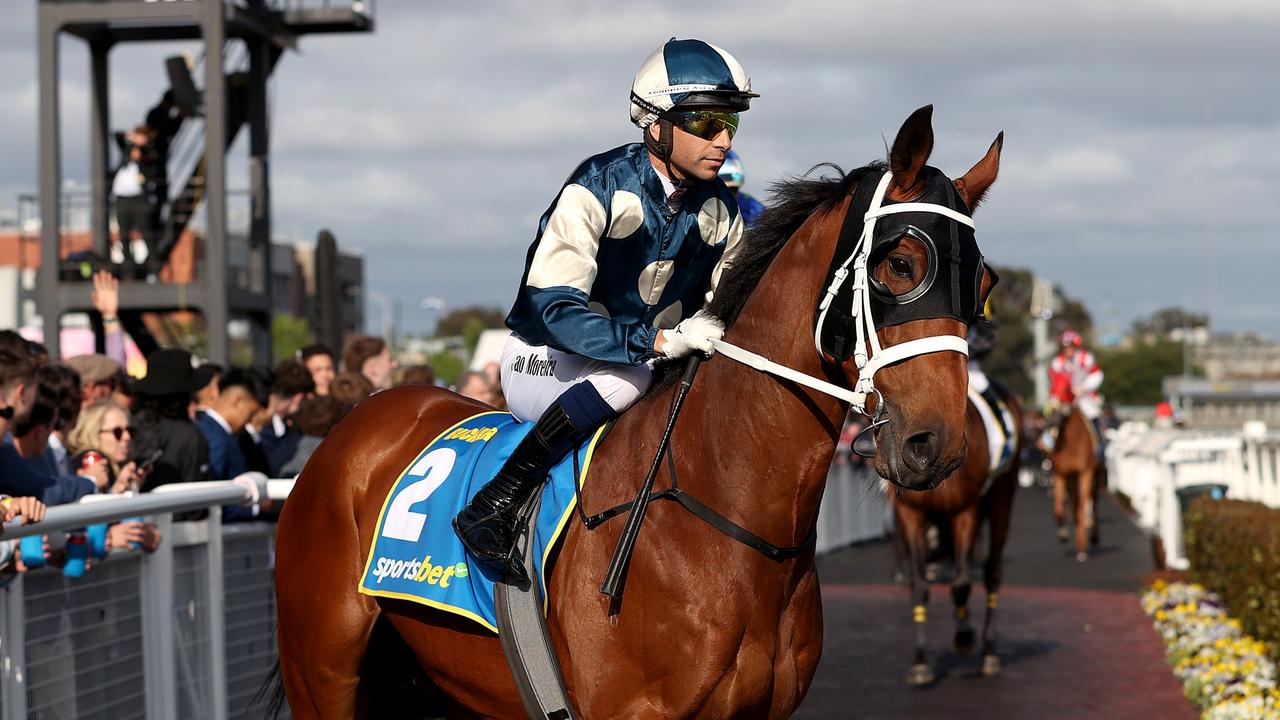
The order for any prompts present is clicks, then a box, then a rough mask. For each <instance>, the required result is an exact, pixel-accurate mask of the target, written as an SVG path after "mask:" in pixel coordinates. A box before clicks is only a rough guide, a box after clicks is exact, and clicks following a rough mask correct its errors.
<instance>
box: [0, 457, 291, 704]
mask: <svg viewBox="0 0 1280 720" xmlns="http://www.w3.org/2000/svg"><path fill="white" fill-rule="evenodd" d="M292 482H293V481H291V480H272V481H268V482H266V483H265V484H263V483H258V484H257V486H256V487H255V488H251V487H250V486H249V485H247V484H242V483H235V482H230V481H227V482H209V483H189V484H186V485H174V486H165V487H162V488H158V489H157V490H156V491H155V492H152V493H148V494H145V495H136V496H128V497H112V498H106V499H98V498H95V501H93V502H82V503H78V504H74V505H62V506H57V507H52V508H49V510H48V512H47V513H46V515H45V518H44V520H43V521H42V522H40V523H37V524H33V525H29V526H17V527H6V529H5V533H4V535H3V537H0V540H2V541H10V540H16V539H18V538H21V537H24V536H27V535H36V534H57V533H58V532H59V531H64V530H74V529H79V528H83V527H85V526H88V525H92V524H95V523H102V522H111V521H117V520H120V519H122V518H128V517H138V516H142V517H145V518H146V519H147V521H148V522H153V523H155V524H156V526H157V527H158V529H159V530H160V533H161V536H162V538H163V539H162V542H161V543H160V545H159V547H158V548H157V549H156V551H155V552H153V553H142V552H130V551H128V550H123V549H122V550H115V551H113V552H112V553H111V554H110V555H109V556H108V557H106V558H105V559H102V560H98V561H93V562H92V567H90V568H89V569H88V570H87V572H85V574H84V576H83V577H76V578H72V577H66V576H64V575H63V573H62V572H60V571H59V569H57V568H41V569H36V570H31V571H28V572H26V573H19V574H17V575H15V576H12V577H10V578H6V581H7V584H6V585H5V586H4V589H3V590H2V591H0V631H2V632H0V717H2V718H3V720H18V719H19V718H27V717H75V718H103V719H104V720H123V719H124V718H149V719H160V718H163V719H164V720H169V719H171V718H209V719H210V720H218V719H221V718H231V717H243V716H246V712H247V711H249V710H250V709H251V708H252V707H253V706H254V701H255V698H256V696H257V693H258V689H259V688H260V687H261V685H262V682H263V680H264V679H265V678H266V677H267V675H268V673H269V672H270V669H271V667H272V666H273V665H274V663H275V660H276V645H275V595H274V583H273V559H272V553H273V549H274V545H275V526H274V525H273V524H271V523H265V522H255V523H237V524H227V525H223V524H222V507H223V506H224V505H231V504H247V503H248V501H249V500H250V499H251V498H252V497H254V496H255V495H257V496H259V497H261V496H263V495H264V494H265V495H266V496H267V497H270V498H272V499H275V500H282V499H284V498H285V497H287V495H288V492H289V489H290V488H291V487H292ZM194 510H204V511H207V513H208V514H207V516H206V517H205V518H204V519H203V520H197V521H189V522H181V521H174V520H173V516H174V514H175V513H183V512H190V511H194ZM51 544H54V543H51Z"/></svg>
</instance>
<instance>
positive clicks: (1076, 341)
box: [1062, 330, 1084, 348]
mask: <svg viewBox="0 0 1280 720" xmlns="http://www.w3.org/2000/svg"><path fill="white" fill-rule="evenodd" d="M1082 345H1084V338H1082V337H1080V333H1078V332H1076V331H1075V330H1067V331H1065V332H1063V333H1062V347H1064V348H1072V347H1081V346H1082Z"/></svg>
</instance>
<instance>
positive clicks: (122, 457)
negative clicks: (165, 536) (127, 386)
mask: <svg viewBox="0 0 1280 720" xmlns="http://www.w3.org/2000/svg"><path fill="white" fill-rule="evenodd" d="M80 417H81V421H80V422H79V423H77V424H76V426H75V429H74V430H72V431H71V434H70V436H69V437H68V447H70V448H71V451H72V452H74V453H76V457H75V465H76V467H78V468H81V469H82V470H85V469H87V468H89V467H94V466H101V467H103V468H105V469H106V471H107V475H108V479H109V482H110V485H109V486H108V488H107V491H108V492H111V493H117V494H118V493H126V492H137V491H138V488H139V487H141V486H142V480H143V478H145V477H146V473H147V470H148V469H149V468H140V467H139V466H138V463H137V462H136V461H133V460H131V459H130V451H131V450H132V448H133V438H134V436H135V435H136V434H137V430H136V429H135V428H134V427H133V425H132V424H131V423H130V419H129V411H128V410H126V409H125V408H124V407H121V406H120V405H118V404H117V403H115V402H113V401H111V400H99V401H98V402H96V403H93V404H92V405H90V406H88V407H86V408H84V409H83V410H82V411H81V413H80ZM90 453H97V454H98V455H101V460H100V461H99V460H96V459H95V460H94V461H93V462H90V458H91V455H90ZM133 542H136V543H139V544H141V546H142V549H143V550H145V551H147V552H155V549H156V548H157V547H159V546H160V530H159V529H158V528H157V527H156V526H155V525H154V524H153V523H143V522H118V523H112V525H111V527H110V529H109V530H108V534H107V545H108V547H115V548H127V547H129V543H133Z"/></svg>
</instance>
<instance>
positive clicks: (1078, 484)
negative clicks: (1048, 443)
mask: <svg viewBox="0 0 1280 720" xmlns="http://www.w3.org/2000/svg"><path fill="white" fill-rule="evenodd" d="M1056 428H1057V433H1056V437H1055V439H1054V441H1053V448H1052V449H1051V450H1050V452H1049V462H1050V464H1051V465H1052V466H1053V519H1054V522H1055V523H1057V525H1058V541H1059V542H1063V543H1065V542H1067V541H1068V540H1069V539H1070V536H1071V533H1070V531H1069V530H1068V528H1067V525H1066V520H1067V500H1068V498H1069V499H1070V500H1071V515H1072V519H1073V520H1074V522H1075V545H1076V560H1078V561H1080V562H1084V561H1085V560H1087V559H1088V558H1089V546H1090V545H1091V544H1093V545H1096V544H1097V543H1098V541H1099V533H1098V523H1097V507H1098V496H1099V495H1100V494H1101V488H1102V487H1104V486H1105V483H1106V465H1105V464H1104V462H1103V461H1102V459H1101V458H1100V457H1099V447H1100V444H1101V442H1102V440H1101V438H1099V437H1098V431H1097V429H1095V427H1094V424H1093V423H1092V422H1090V421H1089V418H1087V417H1085V416H1084V413H1083V412H1081V411H1080V408H1078V407H1076V406H1074V405H1073V406H1071V407H1070V408H1068V409H1066V410H1065V411H1064V412H1063V413H1062V414H1061V420H1060V421H1059V422H1058V423H1056Z"/></svg>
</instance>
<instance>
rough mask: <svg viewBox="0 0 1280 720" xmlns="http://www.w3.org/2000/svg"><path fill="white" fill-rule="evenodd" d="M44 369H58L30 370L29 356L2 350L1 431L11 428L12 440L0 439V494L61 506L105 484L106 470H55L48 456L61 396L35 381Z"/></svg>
mask: <svg viewBox="0 0 1280 720" xmlns="http://www.w3.org/2000/svg"><path fill="white" fill-rule="evenodd" d="M48 372H56V371H51V370H50V369H47V368H41V369H40V370H33V369H32V365H31V359H29V358H18V357H17V356H15V355H13V354H12V353H9V352H6V351H3V350H0V388H4V391H3V394H4V402H5V403H6V404H7V407H5V408H4V409H2V410H0V435H2V434H5V433H9V432H12V434H13V443H14V444H13V445H9V444H0V493H3V494H6V495H12V496H30V497H35V498H39V499H40V501H41V502H43V503H44V504H45V505H61V504H63V503H69V502H75V501H76V500H79V499H80V498H82V497H84V496H85V495H89V494H92V493H95V492H97V491H98V490H99V489H101V488H103V487H106V485H107V475H106V472H105V470H103V469H101V468H98V469H95V470H94V471H92V472H91V473H86V476H84V477H80V476H76V475H70V474H59V473H58V472H57V470H56V468H55V466H54V465H53V464H52V463H51V462H50V461H49V460H48V459H47V458H46V456H45V451H46V450H47V449H48V443H49V434H50V433H51V432H52V431H53V425H54V421H55V419H56V417H57V414H58V399H59V398H58V394H57V390H56V389H55V388H54V387H53V386H51V385H41V384H40V383H39V379H38V378H39V375H40V374H46V373H48ZM28 387H29V388H31V389H30V390H28V389H27V388H28ZM10 420H12V422H10Z"/></svg>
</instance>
